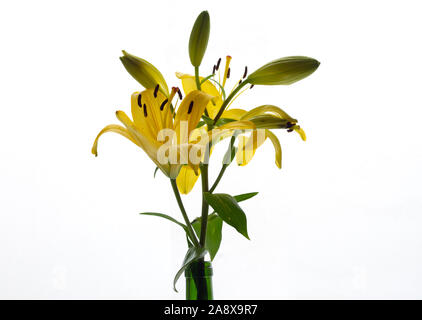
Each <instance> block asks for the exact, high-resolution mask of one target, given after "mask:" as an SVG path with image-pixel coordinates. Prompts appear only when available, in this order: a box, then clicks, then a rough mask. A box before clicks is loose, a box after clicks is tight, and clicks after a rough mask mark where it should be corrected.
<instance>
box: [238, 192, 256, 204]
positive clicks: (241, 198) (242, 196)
mask: <svg viewBox="0 0 422 320" xmlns="http://www.w3.org/2000/svg"><path fill="white" fill-rule="evenodd" d="M257 194H258V192H250V193H243V194H239V195H237V196H234V198H235V199H236V201H237V202H242V201H245V200H248V199H250V198H252V197H255V196H256V195H257Z"/></svg>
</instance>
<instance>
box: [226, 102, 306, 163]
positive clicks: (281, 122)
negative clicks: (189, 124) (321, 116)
mask: <svg viewBox="0 0 422 320" xmlns="http://www.w3.org/2000/svg"><path fill="white" fill-rule="evenodd" d="M223 118H228V119H233V120H249V121H251V122H253V123H254V124H255V125H256V127H257V129H256V130H254V131H252V133H251V135H250V136H249V138H247V137H245V136H239V137H238V139H239V146H238V151H237V153H236V160H237V163H238V165H241V166H244V165H247V164H248V163H249V161H251V160H252V157H253V156H254V155H255V152H256V150H257V149H258V148H259V147H260V146H261V145H262V144H263V143H264V142H265V140H266V139H267V138H269V139H270V141H271V142H272V144H273V146H274V150H275V164H276V166H277V167H278V168H280V169H281V145H280V141H279V140H278V138H277V136H276V135H275V134H274V133H272V132H271V131H270V130H269V129H275V128H278V129H287V131H289V132H291V131H296V132H297V133H298V134H299V135H300V137H301V138H302V140H303V141H306V134H305V131H304V130H303V129H302V128H301V127H300V126H299V125H297V120H296V119H293V118H292V117H290V116H289V115H288V114H287V113H286V112H284V111H283V110H281V109H280V108H279V107H276V106H272V105H264V106H260V107H257V108H254V109H252V110H250V111H245V110H242V109H231V110H226V111H224V112H223Z"/></svg>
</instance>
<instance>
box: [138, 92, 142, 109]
mask: <svg viewBox="0 0 422 320" xmlns="http://www.w3.org/2000/svg"><path fill="white" fill-rule="evenodd" d="M141 99H142V96H141V94H139V95H138V106H139V108H142V102H141Z"/></svg>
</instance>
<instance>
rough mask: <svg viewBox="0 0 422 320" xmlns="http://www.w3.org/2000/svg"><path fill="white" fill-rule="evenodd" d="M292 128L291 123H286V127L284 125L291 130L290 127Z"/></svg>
mask: <svg viewBox="0 0 422 320" xmlns="http://www.w3.org/2000/svg"><path fill="white" fill-rule="evenodd" d="M293 126H294V124H293V123H291V122H287V125H286V127H287V128H291V127H293Z"/></svg>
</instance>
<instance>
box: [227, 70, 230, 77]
mask: <svg viewBox="0 0 422 320" xmlns="http://www.w3.org/2000/svg"><path fill="white" fill-rule="evenodd" d="M228 78H230V68H229V69H228V70H227V79H228Z"/></svg>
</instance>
